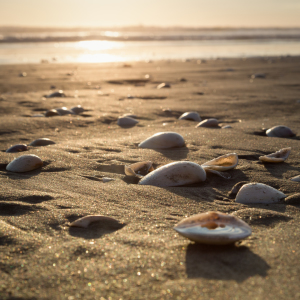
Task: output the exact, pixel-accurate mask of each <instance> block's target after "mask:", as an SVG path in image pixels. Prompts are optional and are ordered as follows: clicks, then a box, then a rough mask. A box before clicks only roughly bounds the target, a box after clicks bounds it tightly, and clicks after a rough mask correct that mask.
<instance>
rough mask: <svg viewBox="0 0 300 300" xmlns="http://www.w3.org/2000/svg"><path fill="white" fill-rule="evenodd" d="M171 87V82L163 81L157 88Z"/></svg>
mask: <svg viewBox="0 0 300 300" xmlns="http://www.w3.org/2000/svg"><path fill="white" fill-rule="evenodd" d="M170 87H171V85H170V84H168V83H164V82H163V83H161V84H159V85H158V86H157V89H166V88H170Z"/></svg>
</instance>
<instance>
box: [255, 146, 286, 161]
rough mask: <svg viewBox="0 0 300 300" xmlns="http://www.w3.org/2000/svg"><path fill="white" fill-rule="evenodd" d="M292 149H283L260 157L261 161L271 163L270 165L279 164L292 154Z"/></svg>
mask: <svg viewBox="0 0 300 300" xmlns="http://www.w3.org/2000/svg"><path fill="white" fill-rule="evenodd" d="M291 150H292V148H291V147H289V148H283V149H281V150H279V151H277V152H275V153H272V154H268V155H264V156H260V157H259V160H260V161H262V162H269V163H279V162H283V161H285V160H286V159H287V158H288V157H289V155H290V153H291Z"/></svg>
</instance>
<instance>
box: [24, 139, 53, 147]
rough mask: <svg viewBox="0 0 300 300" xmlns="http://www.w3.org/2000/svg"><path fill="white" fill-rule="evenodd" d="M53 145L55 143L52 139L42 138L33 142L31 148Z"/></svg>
mask: <svg viewBox="0 0 300 300" xmlns="http://www.w3.org/2000/svg"><path fill="white" fill-rule="evenodd" d="M53 144H55V142H53V141H51V140H50V139H47V138H40V139H37V140H34V141H33V142H31V143H30V144H29V146H34V147H39V146H48V145H53Z"/></svg>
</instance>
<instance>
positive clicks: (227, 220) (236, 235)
mask: <svg viewBox="0 0 300 300" xmlns="http://www.w3.org/2000/svg"><path fill="white" fill-rule="evenodd" d="M174 230H176V231H177V232H178V233H179V234H181V235H182V236H184V237H186V238H188V239H190V240H191V241H194V242H197V243H203V244H210V245H226V244H231V243H234V242H236V241H238V240H241V239H244V238H246V237H248V236H249V235H250V234H251V233H252V230H251V228H250V226H249V225H248V224H247V223H245V222H244V221H242V220H240V219H238V218H237V217H235V216H232V215H227V214H224V213H221V212H215V211H210V212H206V213H202V214H198V215H194V216H191V217H189V218H186V219H184V220H182V221H180V222H179V223H178V224H177V225H176V226H175V227H174Z"/></svg>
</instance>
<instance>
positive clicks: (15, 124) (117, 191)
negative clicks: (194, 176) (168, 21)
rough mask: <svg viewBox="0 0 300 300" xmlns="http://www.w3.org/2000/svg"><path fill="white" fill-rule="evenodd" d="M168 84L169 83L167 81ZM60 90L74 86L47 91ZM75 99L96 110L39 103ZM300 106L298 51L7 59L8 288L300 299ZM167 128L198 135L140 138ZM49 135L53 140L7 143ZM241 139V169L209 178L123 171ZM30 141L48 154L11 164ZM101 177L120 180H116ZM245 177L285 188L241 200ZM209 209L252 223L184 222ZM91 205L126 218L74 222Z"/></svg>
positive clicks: (4, 177) (88, 294)
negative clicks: (278, 134) (121, 59)
mask: <svg viewBox="0 0 300 300" xmlns="http://www.w3.org/2000/svg"><path fill="white" fill-rule="evenodd" d="M24 72H25V73H26V74H24V75H26V76H25V77H22V76H19V75H20V74H21V73H24ZM254 74H263V76H256V78H255V76H252V75H254ZM260 77H264V78H260ZM161 83H169V84H170V88H162V89H157V86H158V85H159V84H161ZM58 90H63V91H64V93H65V95H66V97H56V98H46V97H45V95H49V94H51V93H52V92H54V91H58ZM76 105H81V106H82V107H83V108H84V109H85V111H84V112H83V113H82V114H80V115H66V116H54V117H44V116H35V115H40V114H43V113H45V112H46V111H47V110H49V109H54V108H59V107H67V108H71V107H73V106H76ZM164 109H169V110H167V111H163V110H164ZM188 111H196V112H198V113H199V115H200V116H201V118H202V120H204V119H208V118H216V119H218V121H219V127H218V128H195V126H196V125H197V122H194V121H189V120H178V117H179V116H180V115H181V114H182V113H184V112H188ZM123 114H134V115H136V117H137V120H138V121H139V123H138V124H137V125H136V126H134V127H132V128H121V127H120V126H118V125H117V120H118V117H119V116H122V115H123ZM299 114H300V57H274V58H249V59H223V60H222V59H218V60H206V61H205V60H203V61H200V60H198V61H197V60H186V61H154V62H148V63H147V62H138V63H128V64H123V63H111V64H69V65H66V64H55V63H53V64H51V63H49V64H48V63H44V64H35V65H33V64H32V65H2V66H1V68H0V150H1V151H0V183H1V188H0V273H1V276H0V298H1V299H5V300H15V299H18V300H20V299H24V300H25V299H26V300H29V299H30V300H33V299H67V300H75V299H102V300H104V299H105V300H108V299H112V300H114V299H118V300H119V299H123V300H124V299H178V300H179V299H197V300H199V299H251V300H252V299H297V298H299V297H300V287H299V283H300V280H299V278H300V277H299V274H300V263H299V261H300V254H299V246H300V239H299V236H300V227H299V225H300V211H299V208H300V194H299V193H300V183H299V182H295V181H291V180H290V179H291V178H292V177H294V176H296V175H299V174H300V152H299V145H300V123H299ZM224 125H231V127H232V128H229V129H221V127H222V126H224ZM276 125H285V126H288V127H289V128H291V129H292V130H293V132H295V133H296V136H295V137H293V138H275V137H267V136H266V135H265V130H266V129H268V128H271V127H273V126H276ZM163 131H173V132H177V133H179V134H181V135H182V136H183V137H184V140H185V142H186V147H182V148H174V149H173V148H172V149H158V150H151V149H141V148H138V144H139V143H140V142H142V141H143V140H145V139H146V138H148V137H150V136H152V135H153V134H155V133H157V132H163ZM38 138H49V139H51V140H53V141H54V142H55V144H53V145H49V146H44V147H30V148H29V150H28V151H26V152H20V153H6V152H5V151H6V149H8V148H9V147H10V146H12V145H15V144H19V143H21V144H27V145H28V144H29V143H31V142H32V141H33V140H35V139H38ZM286 147H291V148H292V151H291V154H290V156H289V158H288V159H287V160H286V161H285V162H282V163H278V164H263V163H261V162H260V161H259V159H258V158H259V156H261V155H266V154H270V153H274V152H276V151H278V150H279V149H282V148H286ZM233 152H234V153H237V155H238V157H239V163H238V165H237V167H236V168H235V169H233V170H230V171H229V174H230V175H231V178H230V179H224V178H221V177H218V176H216V175H215V174H208V175H207V179H206V180H205V181H204V182H199V183H195V184H192V185H188V186H180V187H166V188H161V187H155V186H143V185H138V184H137V183H138V179H136V178H133V177H128V176H125V174H124V166H125V165H129V164H133V163H135V162H139V161H146V160H147V161H148V160H149V161H152V162H153V164H154V167H155V168H158V167H160V166H162V165H165V164H167V163H170V162H174V161H184V160H187V161H192V162H195V163H198V164H203V163H204V162H206V161H208V160H211V159H214V158H216V157H218V156H220V155H224V154H227V153H233ZM24 154H35V155H37V156H39V157H40V158H41V159H42V160H43V162H44V166H43V167H42V168H39V169H37V170H34V171H30V172H26V173H14V172H8V171H7V170H6V165H7V164H8V163H9V162H10V161H12V160H13V159H14V158H16V157H18V156H21V155H24ZM103 177H110V178H113V179H114V180H113V181H109V182H105V183H104V182H103ZM241 181H244V182H245V183H250V182H259V183H264V184H267V185H269V186H272V187H274V188H276V189H278V190H280V191H281V192H283V193H284V194H285V195H286V196H287V200H285V201H281V202H280V203H277V204H251V205H244V204H239V203H236V202H235V199H234V197H231V196H230V195H229V194H230V191H231V189H232V187H233V186H234V185H235V184H237V183H238V182H241ZM207 211H220V212H224V213H235V214H236V215H237V216H238V217H240V218H241V219H242V220H244V221H245V222H247V223H248V224H249V225H250V226H251V227H252V231H253V232H252V235H251V236H250V237H249V238H247V239H245V240H242V241H240V242H237V243H236V244H233V245H229V246H209V245H202V244H196V243H193V242H191V241H189V240H188V239H186V238H184V237H182V236H180V235H179V234H178V233H177V232H176V231H174V230H173V227H174V225H175V224H177V223H178V222H179V221H180V220H182V219H183V218H185V217H188V216H191V215H194V214H198V213H201V212H207ZM91 214H100V215H105V216H110V217H112V218H114V219H116V220H118V221H119V222H102V223H101V222H98V223H95V224H92V225H91V226H89V227H88V228H87V229H84V228H75V227H70V223H71V222H73V221H75V220H77V219H79V218H80V217H83V216H87V215H91Z"/></svg>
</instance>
